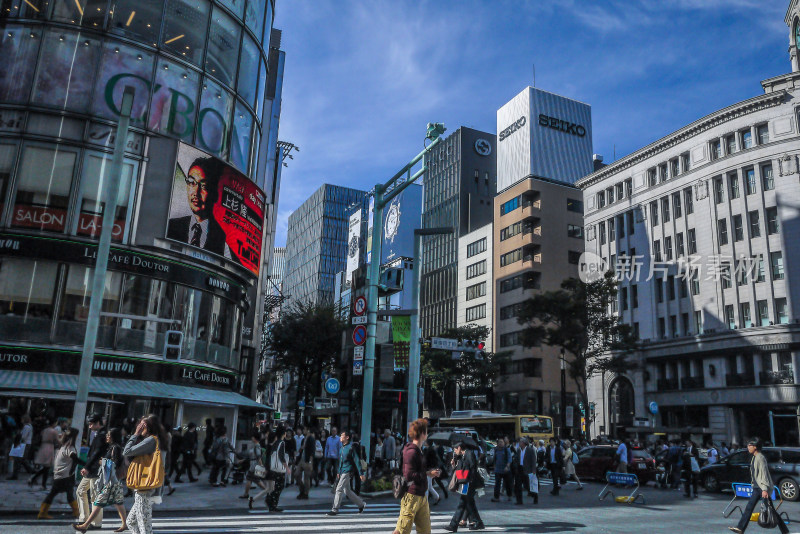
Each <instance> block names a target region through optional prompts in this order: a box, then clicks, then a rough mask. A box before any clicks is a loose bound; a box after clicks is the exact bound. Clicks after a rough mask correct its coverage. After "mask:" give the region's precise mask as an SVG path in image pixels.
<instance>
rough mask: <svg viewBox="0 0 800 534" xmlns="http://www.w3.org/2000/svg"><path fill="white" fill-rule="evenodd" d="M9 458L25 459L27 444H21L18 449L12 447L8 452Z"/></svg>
mask: <svg viewBox="0 0 800 534" xmlns="http://www.w3.org/2000/svg"><path fill="white" fill-rule="evenodd" d="M8 456H9V457H11V458H24V457H25V444H24V443H20V444H19V445H17V446H16V447H11V450H10V451H8Z"/></svg>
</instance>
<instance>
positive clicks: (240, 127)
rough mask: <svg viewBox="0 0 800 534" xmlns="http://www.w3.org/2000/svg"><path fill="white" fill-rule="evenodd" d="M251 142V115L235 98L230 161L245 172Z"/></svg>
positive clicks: (248, 161) (248, 160)
mask: <svg viewBox="0 0 800 534" xmlns="http://www.w3.org/2000/svg"><path fill="white" fill-rule="evenodd" d="M252 142H253V115H252V114H251V113H250V111H249V110H248V109H247V107H245V105H244V104H242V102H241V101H238V100H237V101H236V112H235V113H234V116H233V132H232V135H231V162H232V163H233V164H234V165H235V166H236V167H238V168H239V170H241V171H242V172H243V173H245V174H247V169H248V165H249V163H250V145H251V144H252Z"/></svg>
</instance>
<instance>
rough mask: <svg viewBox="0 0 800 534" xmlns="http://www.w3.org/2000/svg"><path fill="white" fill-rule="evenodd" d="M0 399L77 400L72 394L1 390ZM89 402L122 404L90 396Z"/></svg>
mask: <svg viewBox="0 0 800 534" xmlns="http://www.w3.org/2000/svg"><path fill="white" fill-rule="evenodd" d="M0 397H24V398H36V399H55V400H68V401H71V400H75V394H74V393H73V394H71V393H55V392H52V391H20V390H13V389H0ZM89 402H110V403H111V404H122V403H121V402H119V401H114V400H110V399H104V398H102V397H94V396H92V395H89Z"/></svg>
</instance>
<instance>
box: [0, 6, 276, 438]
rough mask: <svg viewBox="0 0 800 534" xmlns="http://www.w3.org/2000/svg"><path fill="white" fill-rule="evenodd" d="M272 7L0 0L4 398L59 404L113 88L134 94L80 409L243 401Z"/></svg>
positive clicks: (209, 410) (259, 226) (262, 196)
mask: <svg viewBox="0 0 800 534" xmlns="http://www.w3.org/2000/svg"><path fill="white" fill-rule="evenodd" d="M273 7H274V6H273V0H220V1H218V2H212V1H210V0H135V1H134V0H114V1H110V2H109V1H107V0H75V1H73V0H69V1H67V0H9V1H7V2H3V3H2V10H3V17H4V20H3V23H2V34H1V35H0V64H2V67H0V72H2V75H0V342H1V343H2V347H0V404H2V405H5V406H4V407H7V408H8V409H9V410H10V411H12V412H16V413H21V412H24V411H26V410H28V409H30V410H31V411H32V412H33V413H34V415H39V414H40V413H42V414H43V413H49V414H50V415H67V416H68V415H70V414H71V413H72V399H74V392H75V390H76V384H77V374H78V370H79V367H80V361H81V347H82V344H83V338H84V333H85V329H86V320H87V314H88V307H89V300H90V297H91V280H92V272H93V269H92V266H93V264H94V262H95V256H96V253H97V240H98V237H99V234H100V231H101V225H102V219H103V213H104V207H105V205H104V201H103V199H104V191H105V188H106V187H107V185H108V182H109V180H110V179H112V177H111V176H110V167H111V157H112V152H113V147H114V135H115V129H116V123H117V120H118V118H119V113H120V105H121V101H122V94H123V91H124V89H125V87H132V88H133V89H134V91H135V99H134V104H133V111H132V121H131V128H130V132H129V135H128V139H127V144H126V153H125V158H124V164H123V172H122V177H121V183H120V189H119V196H118V205H117V209H116V211H115V219H116V220H115V224H114V228H113V232H112V250H111V254H110V258H109V273H108V276H107V278H106V285H105V293H104V295H103V304H102V314H101V321H100V328H99V333H98V338H97V353H96V357H95V360H94V367H93V370H92V379H91V382H90V404H91V402H94V404H95V405H94V406H90V408H89V409H90V410H92V409H93V410H98V411H102V410H104V409H110V410H111V411H112V416H113V417H123V416H138V415H141V414H144V413H147V412H156V413H158V414H160V415H161V416H162V417H163V419H164V420H165V421H166V422H167V423H169V424H174V425H177V424H181V423H184V424H185V423H186V422H188V421H194V422H196V423H198V424H201V423H202V421H203V420H204V419H205V418H206V417H210V418H213V419H217V420H222V421H224V422H225V423H226V424H227V426H228V427H229V428H235V427H236V424H237V418H238V417H239V413H240V410H239V408H241V407H250V408H251V409H252V410H253V411H258V410H260V409H262V408H263V407H262V406H261V405H258V404H256V403H255V402H253V401H251V400H250V399H249V398H247V397H246V395H250V394H251V393H252V391H254V384H252V383H251V380H250V374H251V370H252V365H253V361H254V358H255V347H256V346H257V343H258V339H257V337H258V336H255V339H254V328H257V327H258V326H257V325H258V322H257V321H258V320H257V319H256V315H260V312H258V314H257V313H256V305H255V303H256V302H257V298H258V297H257V293H258V289H257V288H258V280H259V276H260V275H261V274H262V273H261V268H262V265H263V264H264V262H265V261H268V260H267V259H266V258H267V257H268V254H266V252H267V251H270V250H271V249H272V233H273V230H272V228H271V227H270V226H271V223H268V224H265V222H264V221H265V220H267V221H272V220H274V217H273V213H272V210H273V209H274V200H275V199H274V198H273V196H274V194H275V191H276V187H275V186H276V184H275V183H274V180H273V178H272V177H273V176H274V172H273V170H271V169H269V168H268V161H269V160H272V161H273V162H274V157H271V153H272V152H274V150H275V147H274V143H269V142H268V139H269V138H270V135H269V134H270V129H271V128H272V129H273V133H274V131H275V130H274V129H275V128H277V122H276V120H275V117H274V114H272V113H271V112H270V110H269V109H266V110H265V102H267V99H266V98H265V96H266V92H267V85H268V84H267V80H268V75H269V72H268V67H267V65H268V63H267V59H268V55H267V52H268V46H269V39H270V34H271V28H272V20H273ZM273 137H274V135H273ZM271 144H272V146H270V145H271ZM264 274H266V273H264ZM168 331H179V332H181V333H182V347H181V354H180V356H177V355H176V356H175V357H174V358H172V357H171V358H167V357H165V350H164V345H165V334H166V332H168ZM242 393H243V394H244V395H243V394H242Z"/></svg>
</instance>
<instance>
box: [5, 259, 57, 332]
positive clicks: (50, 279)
mask: <svg viewBox="0 0 800 534" xmlns="http://www.w3.org/2000/svg"><path fill="white" fill-rule="evenodd" d="M57 275H58V264H57V263H55V262H49V261H35V260H23V259H15V258H4V259H3V261H2V263H0V339H7V340H11V339H15V340H25V341H41V342H49V340H50V339H49V338H50V323H51V318H52V317H53V305H54V296H55V288H56V278H57Z"/></svg>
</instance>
